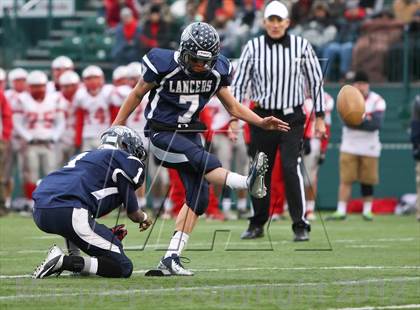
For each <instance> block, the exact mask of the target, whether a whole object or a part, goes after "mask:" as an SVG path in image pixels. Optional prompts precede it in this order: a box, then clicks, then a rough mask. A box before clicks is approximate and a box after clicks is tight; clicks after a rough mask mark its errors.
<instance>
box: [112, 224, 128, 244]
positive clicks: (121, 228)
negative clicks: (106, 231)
mask: <svg viewBox="0 0 420 310" xmlns="http://www.w3.org/2000/svg"><path fill="white" fill-rule="evenodd" d="M111 231H112V233H113V234H114V236H115V237H117V239H118V240H120V241H122V240H123V239H124V237H125V236H127V233H128V232H127V229H126V228H125V225H124V224H120V225H116V226H114V227H112V228H111Z"/></svg>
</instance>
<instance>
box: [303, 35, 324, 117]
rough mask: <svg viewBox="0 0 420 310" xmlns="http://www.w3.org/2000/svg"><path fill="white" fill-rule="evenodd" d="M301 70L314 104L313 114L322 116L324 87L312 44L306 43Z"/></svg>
mask: <svg viewBox="0 0 420 310" xmlns="http://www.w3.org/2000/svg"><path fill="white" fill-rule="evenodd" d="M303 72H304V75H305V78H306V81H307V85H308V90H309V93H310V96H311V98H312V100H313V102H314V105H315V115H316V116H324V111H325V103H324V100H325V99H324V98H325V96H324V87H323V81H322V79H323V77H322V70H321V66H320V64H319V61H318V57H317V56H316V54H315V51H314V49H313V48H312V46H311V45H310V44H309V43H307V46H306V49H305V52H304V55H303Z"/></svg>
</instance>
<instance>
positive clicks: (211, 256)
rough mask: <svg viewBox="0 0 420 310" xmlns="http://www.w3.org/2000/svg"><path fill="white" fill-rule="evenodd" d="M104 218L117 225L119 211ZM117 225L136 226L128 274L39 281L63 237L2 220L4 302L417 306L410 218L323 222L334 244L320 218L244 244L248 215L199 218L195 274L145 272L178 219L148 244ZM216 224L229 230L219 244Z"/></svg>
mask: <svg viewBox="0 0 420 310" xmlns="http://www.w3.org/2000/svg"><path fill="white" fill-rule="evenodd" d="M103 222H105V223H107V224H109V225H111V224H112V225H113V224H115V217H113V216H109V217H108V218H106V219H105V220H103ZM120 222H125V223H126V224H128V227H129V234H128V236H127V237H126V239H125V240H124V241H125V248H126V250H130V251H128V256H129V257H130V258H131V259H132V260H133V263H134V270H135V271H134V273H133V275H132V277H131V278H130V279H103V278H99V277H71V276H68V275H62V276H60V277H59V278H47V279H44V280H32V279H30V278H29V277H28V275H29V274H30V273H31V272H32V271H33V269H34V268H35V267H36V265H37V264H39V263H40V262H41V261H42V260H43V259H44V257H45V255H46V252H47V250H48V248H49V247H50V246H51V245H52V244H53V243H57V244H58V245H60V246H63V245H64V243H63V240H62V239H61V238H60V237H55V236H53V235H47V234H44V233H42V232H41V231H39V230H38V229H37V228H36V226H35V224H34V223H33V222H32V220H31V219H30V218H27V217H21V216H18V215H11V216H8V217H5V218H1V219H0V309H12V308H20V309H47V308H48V309H50V308H57V309H93V308H96V309H120V308H122V309H337V308H338V309H340V308H359V307H368V306H370V307H379V306H387V308H379V309H391V308H388V307H389V306H394V307H396V306H397V305H411V306H408V307H405V308H408V309H420V224H419V223H418V222H416V221H415V219H414V218H413V217H396V216H377V217H375V220H374V221H373V222H371V223H367V222H364V221H363V220H362V219H361V217H360V216H351V217H349V218H348V219H347V221H345V222H326V223H325V228H326V232H327V234H328V238H329V240H330V242H331V247H330V245H329V242H328V240H327V236H326V233H325V231H324V230H323V227H322V225H321V222H320V221H319V220H318V221H316V222H314V223H313V226H312V228H313V231H312V233H311V241H310V242H307V243H302V244H296V243H293V242H291V241H290V240H291V237H292V236H291V231H290V222H289V221H280V222H275V223H272V224H271V226H270V235H271V242H270V239H269V238H268V237H267V236H266V237H264V238H263V239H260V240H258V241H241V240H240V239H239V235H240V233H241V232H242V231H243V229H244V228H245V227H246V222H245V221H231V222H224V223H221V222H206V220H201V221H200V222H199V225H198V226H197V228H196V231H195V233H194V234H193V235H192V237H191V238H190V243H189V245H188V249H189V250H188V251H185V252H184V255H185V256H187V257H189V258H190V259H191V263H190V264H188V265H187V267H189V268H191V269H193V270H194V271H195V272H196V275H195V276H194V277H188V278H180V277H172V278H146V277H144V276H143V274H144V271H145V270H146V269H148V268H152V267H155V266H156V264H157V263H158V260H159V258H160V256H161V255H162V254H163V252H162V248H163V247H164V246H165V245H167V242H168V240H169V236H170V235H171V232H172V230H173V222H172V221H158V222H157V223H156V225H155V226H154V229H153V231H152V233H151V234H150V236H149V240H148V243H147V246H146V248H145V250H141V249H142V248H143V246H144V241H145V240H146V237H147V236H148V234H147V232H146V233H142V234H140V233H138V232H137V231H136V227H135V225H134V224H129V223H128V220H127V219H126V218H122V219H120ZM217 230H222V231H224V232H218V233H217V234H216V238H215V241H214V246H213V247H212V241H213V237H214V232H215V231H217ZM13 275H14V276H15V277H11V276H13ZM416 305H417V306H416ZM416 307H417V308H416ZM392 309H394V308H393V307H392Z"/></svg>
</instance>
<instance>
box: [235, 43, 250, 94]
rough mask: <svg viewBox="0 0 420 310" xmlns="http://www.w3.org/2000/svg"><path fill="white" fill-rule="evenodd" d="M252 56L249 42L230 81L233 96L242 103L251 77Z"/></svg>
mask: <svg viewBox="0 0 420 310" xmlns="http://www.w3.org/2000/svg"><path fill="white" fill-rule="evenodd" d="M251 73H252V55H251V42H248V44H247V45H246V46H245V49H244V50H243V51H242V54H241V57H240V58H239V64H238V67H237V68H236V71H235V75H234V77H233V81H232V90H233V96H234V97H235V98H236V99H237V100H238V101H239V102H242V100H243V99H244V96H245V94H246V92H247V90H248V86H249V83H250V81H251V76H252V74H251Z"/></svg>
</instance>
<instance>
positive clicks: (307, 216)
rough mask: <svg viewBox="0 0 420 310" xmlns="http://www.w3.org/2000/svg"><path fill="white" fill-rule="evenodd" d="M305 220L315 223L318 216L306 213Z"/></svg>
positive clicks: (312, 212)
mask: <svg viewBox="0 0 420 310" xmlns="http://www.w3.org/2000/svg"><path fill="white" fill-rule="evenodd" d="M305 218H306V219H307V220H308V221H315V220H316V216H315V213H314V211H306V214H305Z"/></svg>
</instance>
